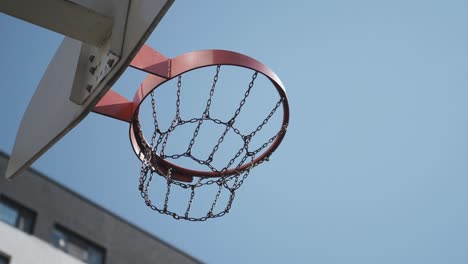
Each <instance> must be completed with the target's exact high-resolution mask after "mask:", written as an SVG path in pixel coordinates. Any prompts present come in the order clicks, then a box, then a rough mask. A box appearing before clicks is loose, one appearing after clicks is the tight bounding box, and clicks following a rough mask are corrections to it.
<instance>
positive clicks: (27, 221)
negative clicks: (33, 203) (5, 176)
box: [0, 196, 36, 264]
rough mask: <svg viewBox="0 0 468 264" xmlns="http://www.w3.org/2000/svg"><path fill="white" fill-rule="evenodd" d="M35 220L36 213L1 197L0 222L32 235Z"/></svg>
mask: <svg viewBox="0 0 468 264" xmlns="http://www.w3.org/2000/svg"><path fill="white" fill-rule="evenodd" d="M35 220H36V213H34V212H33V211H31V210H29V209H28V208H26V207H24V206H22V205H20V204H19V203H17V202H14V201H13V200H11V199H8V198H7V197H5V196H0V221H3V222H5V223H7V224H10V225H12V226H15V227H17V228H18V229H21V230H23V231H24V232H26V233H29V234H31V233H32V232H33V228H34V222H35ZM0 264H1V262H0Z"/></svg>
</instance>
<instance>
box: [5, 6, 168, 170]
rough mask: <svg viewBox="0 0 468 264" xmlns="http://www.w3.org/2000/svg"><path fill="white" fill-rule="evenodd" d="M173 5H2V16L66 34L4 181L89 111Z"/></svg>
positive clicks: (21, 131) (19, 135) (35, 99)
mask: <svg viewBox="0 0 468 264" xmlns="http://www.w3.org/2000/svg"><path fill="white" fill-rule="evenodd" d="M172 2H173V0H131V1H130V0H46V1H36V0H16V1H6V2H5V1H4V2H2V3H1V4H0V11H2V12H3V13H6V14H8V15H11V16H14V17H17V18H19V19H22V20H25V21H28V22H31V23H33V24H36V25H39V26H42V27H45V28H48V29H50V30H53V31H56V32H58V33H61V34H64V35H65V39H64V40H63V42H62V44H61V45H60V46H59V48H58V50H57V52H56V53H55V55H54V57H53V59H52V61H51V62H50V64H49V66H48V68H47V70H46V72H45V73H44V75H43V77H42V79H41V81H40V83H39V85H38V87H37V89H36V92H35V94H34V95H33V97H32V99H31V101H30V103H29V106H28V108H27V110H26V112H25V114H24V116H23V119H22V121H21V124H20V127H19V130H18V133H17V136H16V142H15V144H14V147H13V151H12V154H11V158H10V161H9V163H8V167H7V171H6V177H7V178H13V177H15V176H17V175H19V174H20V173H21V172H22V171H23V170H25V169H26V168H28V167H29V166H30V165H31V164H32V163H33V162H34V161H35V160H36V159H38V158H39V157H40V156H41V155H42V154H43V153H44V152H46V151H47V150H48V149H49V148H50V147H51V146H52V145H53V144H54V143H56V142H57V141H58V140H60V139H61V138H62V137H63V136H64V135H66V134H67V133H68V132H69V131H70V130H71V129H73V128H74V127H75V126H76V125H77V124H78V123H79V122H80V121H81V120H83V119H84V118H85V117H86V116H87V115H88V114H89V113H90V111H91V110H92V109H93V108H94V106H95V105H96V104H97V103H98V102H99V101H100V100H101V98H102V97H103V96H104V95H105V94H106V92H107V91H108V90H109V89H110V88H111V86H112V84H114V83H115V82H116V81H117V79H118V78H119V77H120V75H121V74H122V73H123V72H124V71H125V69H126V68H127V67H128V66H129V64H130V63H131V61H132V59H133V58H134V57H135V55H136V54H137V52H138V51H139V50H140V48H141V47H142V46H143V44H144V42H145V41H146V39H147V38H148V37H149V35H150V34H151V32H152V31H153V30H154V28H155V27H156V25H157V24H158V23H159V21H160V20H161V19H162V17H163V16H164V14H165V13H166V11H167V10H168V9H169V7H170V6H171V4H172ZM24 7H27V8H24ZM77 21H79V22H78V23H77ZM51 117H53V118H51Z"/></svg>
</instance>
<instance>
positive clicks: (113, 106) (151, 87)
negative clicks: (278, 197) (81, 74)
mask: <svg viewBox="0 0 468 264" xmlns="http://www.w3.org/2000/svg"><path fill="white" fill-rule="evenodd" d="M131 66H132V67H134V68H136V69H139V70H142V71H145V72H148V73H150V75H149V76H148V77H147V78H146V79H145V80H144V81H143V83H142V84H141V86H140V87H139V89H138V90H137V92H136V94H135V96H134V99H133V101H128V100H126V99H125V98H123V97H121V96H120V95H119V94H117V93H116V92H113V91H112V90H111V91H109V92H108V93H107V94H106V95H105V96H104V97H103V99H102V100H101V101H100V102H99V103H98V104H97V105H96V107H95V109H94V110H93V111H94V112H96V113H100V114H103V115H107V116H110V117H113V118H117V119H120V120H123V121H126V122H129V123H130V131H129V134H130V141H131V143H132V147H133V150H134V152H135V154H136V155H137V157H138V158H139V159H140V160H141V169H140V179H139V190H140V192H141V196H142V197H143V199H144V201H145V203H146V205H147V206H149V207H150V208H151V209H153V210H155V211H157V212H159V213H161V214H166V215H170V216H172V217H174V218H175V219H185V220H189V221H205V220H207V219H209V218H216V217H221V216H223V215H225V214H226V213H228V212H229V210H230V209H231V205H232V202H233V200H234V197H235V193H236V191H237V190H238V189H239V188H240V187H241V185H242V184H243V182H244V180H245V179H246V178H247V177H248V175H249V174H250V171H251V170H252V169H253V168H254V167H256V166H258V165H260V164H262V163H263V162H264V161H267V160H268V159H269V157H270V156H271V155H272V153H273V152H274V151H275V150H276V149H277V148H278V146H279V145H280V144H281V141H282V140H283V138H284V136H285V133H286V130H287V127H288V123H289V106H288V100H287V97H286V93H285V90H284V87H283V84H282V83H281V81H280V79H279V78H278V77H277V76H276V74H275V73H273V71H271V70H270V69H269V68H268V67H266V66H265V65H263V64H262V63H260V62H258V61H256V60H255V59H252V58H250V57H248V56H245V55H242V54H239V53H235V52H231V51H224V50H207V51H195V52H190V53H187V54H184V55H181V56H178V57H176V58H173V59H168V58H166V57H164V56H163V55H161V54H160V53H158V52H156V51H154V50H152V49H151V48H149V47H147V46H144V47H143V48H142V49H141V50H140V52H139V53H138V55H137V56H136V57H135V59H134V60H133V61H132V63H131ZM224 66H229V67H240V68H245V69H248V70H250V71H252V75H251V79H250V80H248V86H247V87H246V88H245V90H244V91H243V93H244V94H243V97H242V99H241V101H240V102H239V106H238V107H237V109H235V111H234V114H233V115H232V116H228V117H225V118H224V119H223V118H216V117H215V116H214V115H212V113H211V112H210V108H211V103H212V100H214V97H213V95H214V94H215V91H216V87H217V86H216V85H217V82H218V76H219V74H220V72H221V71H222V70H223V67H224ZM205 67H212V68H214V69H215V70H214V76H213V79H212V83H211V88H210V89H209V93H208V100H207V101H206V103H205V105H204V110H203V111H202V113H199V114H198V115H195V116H194V117H192V118H191V119H182V117H181V115H180V105H181V100H180V97H181V87H182V78H183V76H184V74H186V73H188V72H191V71H196V70H198V69H200V68H205ZM259 75H263V76H265V77H266V78H267V79H268V80H269V81H270V82H271V84H272V85H273V87H274V88H275V89H274V90H275V91H276V93H277V94H278V95H279V100H278V101H277V102H276V104H275V105H274V106H273V107H272V109H271V110H270V112H269V114H268V115H267V116H266V117H265V118H264V119H263V121H262V122H261V123H260V124H259V125H258V126H257V127H256V129H254V130H253V131H248V132H244V131H242V130H241V129H239V128H238V127H237V126H236V118H237V117H238V116H239V114H240V113H241V111H242V109H243V107H244V104H245V102H246V100H247V98H248V97H249V95H250V92H251V91H252V89H253V87H254V85H255V81H256V79H257V76H259ZM172 79H174V80H177V90H176V102H175V104H176V112H175V116H174V117H173V119H172V121H171V123H170V125H169V128H167V129H165V130H163V129H162V128H161V127H160V125H159V123H158V111H156V107H155V104H156V103H155V94H154V92H155V91H156V89H158V87H160V86H161V85H162V84H164V83H166V82H167V81H169V80H172ZM272 91H273V90H272ZM145 99H148V100H151V107H152V116H153V119H154V120H153V125H154V130H153V133H152V137H151V139H149V140H147V139H146V138H145V136H144V133H143V131H142V126H141V124H140V115H139V113H140V110H141V109H140V107H141V105H142V102H143V101H144V100H145ZM280 108H281V109H282V115H283V116H282V121H281V125H280V126H279V130H278V131H277V132H276V133H275V134H274V135H273V136H272V137H270V138H269V139H268V140H266V142H264V143H263V144H261V145H260V147H256V148H253V147H251V146H250V143H251V140H252V139H253V138H254V137H255V136H256V135H257V134H259V133H260V131H261V130H262V128H263V127H264V126H265V125H266V124H267V123H268V122H269V121H270V119H271V118H272V116H274V114H275V113H276V112H277V110H278V109H280ZM204 123H205V124H206V123H212V124H215V125H217V126H221V127H223V129H224V131H223V133H222V134H221V136H220V137H219V138H217V141H216V140H214V146H213V147H210V149H211V151H209V152H210V154H209V155H208V156H207V157H204V158H202V157H199V156H197V155H196V154H194V153H193V151H192V148H194V146H195V145H194V143H195V141H196V140H197V139H198V138H197V137H198V133H199V130H200V127H201V126H202V125H203V124H204ZM186 125H192V126H195V129H194V132H193V134H191V135H190V143H189V144H188V146H187V148H186V149H185V150H184V151H183V152H181V153H176V154H167V153H166V146H167V144H168V138H169V137H170V136H171V134H172V133H173V132H174V131H176V130H178V129H180V128H181V127H184V126H186ZM227 133H234V135H235V136H237V137H238V138H239V139H240V140H241V141H242V142H243V144H242V147H241V148H240V149H235V150H234V151H233V154H232V158H230V159H229V162H227V164H225V165H223V166H219V165H216V164H214V163H213V159H214V156H215V155H216V153H217V151H218V148H219V147H220V145H221V144H223V143H224V142H225V139H226V135H227ZM179 158H186V159H190V160H192V161H193V162H195V163H196V164H198V165H199V166H201V167H203V168H205V170H200V169H194V168H189V167H184V166H181V165H180V164H176V163H175V162H174V161H173V160H177V159H179ZM156 175H157V176H161V177H163V179H164V181H165V183H166V192H165V196H162V197H163V198H161V199H160V200H161V201H162V200H164V203H163V204H162V205H160V206H156V205H155V204H154V203H153V202H152V200H151V198H150V195H149V189H150V187H151V183H152V182H153V180H154V176H156ZM160 179H161V178H160ZM213 187H214V188H217V190H216V194H215V195H214V197H213V200H212V202H211V204H210V205H209V206H207V207H206V210H207V212H206V213H203V214H202V215H198V216H193V215H192V214H191V213H192V212H191V209H192V205H193V203H194V197H195V196H196V194H197V193H199V192H200V191H201V190H203V188H213ZM173 188H179V189H180V190H183V191H186V192H188V193H189V199H188V200H187V203H186V206H185V207H184V208H183V210H179V211H176V210H175V209H172V208H171V205H170V203H169V200H170V198H171V195H170V194H171V190H173ZM223 193H226V194H227V196H226V197H227V199H226V200H227V201H226V204H225V205H220V196H221V195H222V194H223ZM218 208H221V209H218Z"/></svg>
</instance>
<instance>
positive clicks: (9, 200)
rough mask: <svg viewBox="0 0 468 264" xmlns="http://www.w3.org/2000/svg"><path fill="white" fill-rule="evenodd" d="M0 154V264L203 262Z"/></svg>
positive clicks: (188, 263)
mask: <svg viewBox="0 0 468 264" xmlns="http://www.w3.org/2000/svg"><path fill="white" fill-rule="evenodd" d="M7 161H8V156H7V155H6V154H5V153H3V152H0V176H1V177H0V264H30V263H36V264H41V263H44V264H55V263H57V264H58V263H63V264H67V263H70V264H73V263H77V264H78V263H92V264H111V263H112V264H120V263H122V264H123V263H132V264H133V263H138V264H145V263H180V264H185V263H186V264H192V263H201V262H200V261H199V260H197V259H195V258H193V257H191V256H189V255H188V254H185V253H184V252H182V251H180V250H178V249H176V248H174V247H173V246H170V245H168V244H167V243H164V242H163V241H161V240H159V239H158V238H156V237H155V236H153V235H151V234H149V233H147V232H145V231H144V230H142V229H140V228H138V227H136V226H134V225H132V224H130V223H128V222H127V221H125V220H123V219H121V218H120V217H118V216H116V215H114V214H113V213H111V212H109V211H107V210H106V209H104V208H102V207H100V206H98V205H96V204H94V203H93V202H91V201H89V200H87V199H86V198H84V197H82V196H80V195H79V194H77V193H75V192H73V191H71V190H69V189H67V188H66V187H64V186H61V185H60V184H58V183H56V182H54V181H53V180H51V179H49V178H47V177H46V176H45V175H43V174H41V173H39V172H37V171H35V170H34V169H30V170H28V171H26V172H25V173H24V175H22V176H21V177H18V178H15V179H14V180H13V181H11V182H9V181H7V180H6V179H5V178H4V177H3V175H4V174H5V170H6V165H7Z"/></svg>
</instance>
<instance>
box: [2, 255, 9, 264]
mask: <svg viewBox="0 0 468 264" xmlns="http://www.w3.org/2000/svg"><path fill="white" fill-rule="evenodd" d="M8 263H10V258H9V257H7V256H6V255H3V254H2V253H0V264H8Z"/></svg>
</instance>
